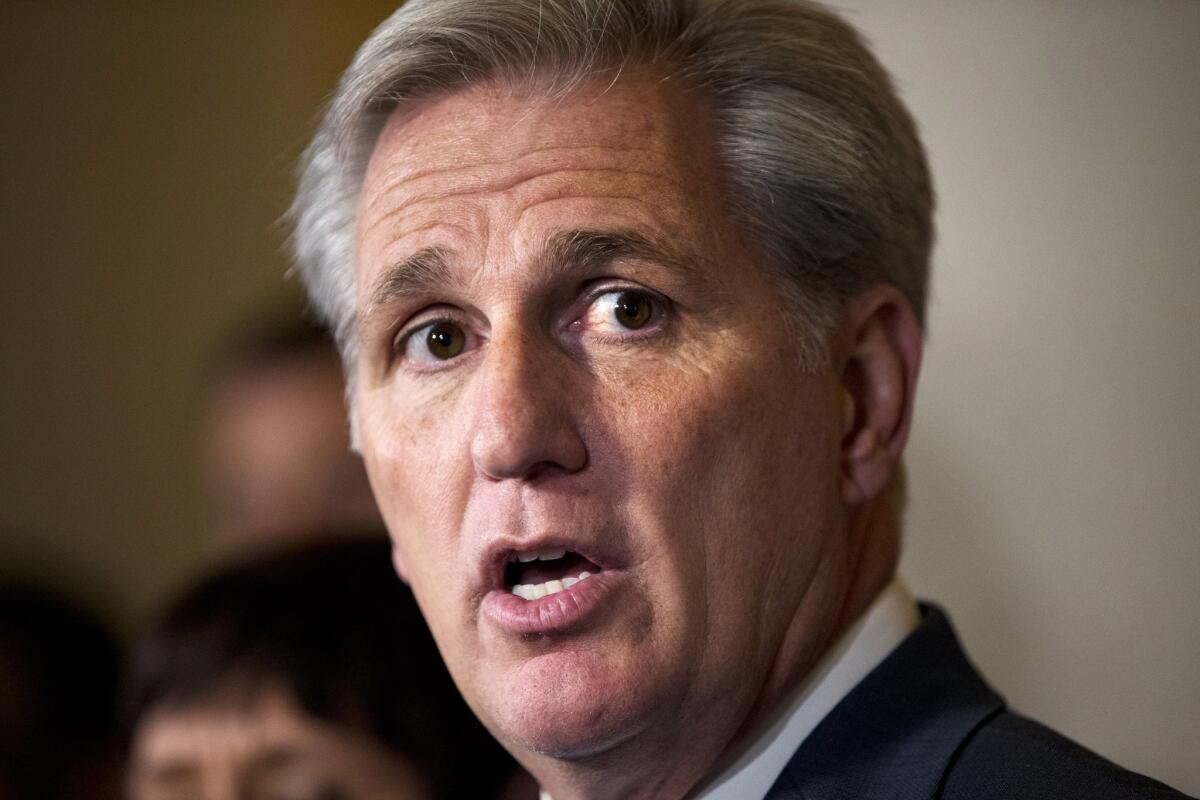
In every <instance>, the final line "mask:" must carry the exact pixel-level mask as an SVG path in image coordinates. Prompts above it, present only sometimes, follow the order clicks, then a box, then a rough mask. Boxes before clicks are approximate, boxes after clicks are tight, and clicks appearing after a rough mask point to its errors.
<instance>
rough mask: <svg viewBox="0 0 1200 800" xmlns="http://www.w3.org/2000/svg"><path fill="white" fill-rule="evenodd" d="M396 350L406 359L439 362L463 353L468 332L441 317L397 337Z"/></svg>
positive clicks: (421, 362) (424, 362) (425, 362)
mask: <svg viewBox="0 0 1200 800" xmlns="http://www.w3.org/2000/svg"><path fill="white" fill-rule="evenodd" d="M396 345H397V346H396V351H397V353H399V354H400V356H401V358H402V359H403V360H405V361H413V362H416V363H418V364H437V363H438V362H441V361H449V360H450V359H452V358H457V357H458V356H460V355H462V353H463V351H464V350H466V348H467V333H466V331H464V330H463V329H462V328H461V327H460V326H459V325H457V324H455V323H454V322H451V321H450V320H447V319H440V320H436V321H434V322H431V323H429V324H427V325H423V326H421V327H420V328H417V329H416V330H413V331H410V332H408V333H402V334H401V335H400V336H399V337H397V342H396Z"/></svg>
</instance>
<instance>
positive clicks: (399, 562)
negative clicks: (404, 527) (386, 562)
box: [392, 542, 409, 584]
mask: <svg viewBox="0 0 1200 800" xmlns="http://www.w3.org/2000/svg"><path fill="white" fill-rule="evenodd" d="M392 567H393V568H394V569H395V570H396V574H397V575H399V576H400V580H402V581H404V582H405V583H406V584H407V583H409V580H408V567H407V565H406V564H405V563H404V556H403V555H401V554H400V548H399V547H397V546H396V543H395V542H393V543H392Z"/></svg>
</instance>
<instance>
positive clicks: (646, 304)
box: [586, 289, 661, 333]
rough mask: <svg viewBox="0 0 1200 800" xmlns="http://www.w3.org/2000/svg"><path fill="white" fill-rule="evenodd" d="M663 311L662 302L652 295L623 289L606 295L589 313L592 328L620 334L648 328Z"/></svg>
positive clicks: (587, 322) (593, 305) (598, 299)
mask: <svg viewBox="0 0 1200 800" xmlns="http://www.w3.org/2000/svg"><path fill="white" fill-rule="evenodd" d="M660 312H661V302H660V301H659V300H658V299H656V298H655V297H654V296H652V295H651V294H649V293H648V292H643V291H638V290H637V289H622V290H620V291H614V292H605V293H604V294H602V295H600V296H599V297H597V298H596V299H595V300H593V301H592V304H591V306H590V307H589V308H588V310H587V313H586V324H587V327H588V328H591V329H594V330H599V331H601V332H609V333H620V332H622V331H636V330H641V329H642V328H644V327H646V325H648V324H649V323H650V322H651V321H653V320H654V319H655V317H656V316H658V314H659V313H660Z"/></svg>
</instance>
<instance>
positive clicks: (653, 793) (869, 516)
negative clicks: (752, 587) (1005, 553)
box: [525, 499, 900, 800]
mask: <svg viewBox="0 0 1200 800" xmlns="http://www.w3.org/2000/svg"><path fill="white" fill-rule="evenodd" d="M899 541H900V524H899V517H898V515H897V513H896V511H895V509H894V508H893V506H892V505H891V504H890V503H888V502H886V500H883V499H876V500H874V501H872V502H870V503H867V504H864V505H863V506H859V507H856V508H854V509H851V510H849V513H848V514H847V517H846V524H845V526H844V528H843V531H842V532H841V535H840V537H839V538H837V540H836V541H835V542H832V543H831V545H830V548H829V551H828V552H827V553H826V557H825V558H824V559H823V563H824V564H827V565H828V567H825V566H822V567H821V568H820V569H818V570H817V571H816V573H815V574H814V577H813V579H812V582H811V584H810V585H809V587H808V590H807V591H806V592H805V594H804V596H803V599H802V601H801V603H800V604H799V606H798V608H797V610H796V614H795V616H794V618H793V621H792V624H791V625H790V626H789V628H788V630H787V632H786V634H785V636H784V638H783V641H782V643H781V645H780V647H779V648H778V650H777V652H776V655H775V658H774V660H773V666H772V667H771V669H770V670H769V671H768V672H767V674H766V677H765V680H763V681H761V682H760V683H759V685H758V686H757V687H747V690H746V691H745V692H744V694H745V696H744V697H727V698H722V702H720V703H709V704H707V706H705V707H703V708H700V709H699V711H698V713H689V710H688V709H680V715H679V718H678V720H677V724H675V725H672V726H671V727H670V730H669V731H667V730H663V729H662V728H661V727H655V728H653V729H651V730H646V731H643V732H641V733H640V735H635V736H632V737H630V738H629V739H628V740H626V741H625V742H623V743H621V744H618V745H617V746H615V747H612V748H609V749H606V750H605V751H604V752H602V753H598V754H595V755H593V756H589V757H587V758H583V759H571V760H570V761H566V760H561V759H555V758H552V757H549V756H540V755H534V756H532V757H531V758H529V759H527V760H525V765H526V767H527V768H528V769H529V771H530V772H532V773H533V774H534V775H536V776H538V778H539V781H540V782H541V785H542V786H543V788H544V789H545V790H546V791H547V792H548V793H549V794H550V796H551V797H552V798H553V800H583V799H586V800H606V799H607V798H630V800H677V799H678V798H683V797H685V796H686V795H687V794H688V792H689V791H690V790H692V789H693V788H694V787H696V786H697V785H699V784H702V783H703V782H704V781H705V780H707V779H709V778H711V777H712V776H714V775H718V774H720V772H721V771H722V770H724V769H725V768H726V767H727V766H728V765H729V764H731V763H733V762H734V761H735V760H736V759H737V758H738V757H739V756H740V755H741V753H742V752H743V751H744V750H745V749H746V748H747V747H749V746H751V745H752V744H753V743H754V742H755V741H756V739H757V737H758V735H759V734H760V733H761V731H762V730H763V728H764V726H766V725H767V724H769V722H770V720H771V718H772V714H773V713H774V712H775V710H776V709H777V708H778V707H779V705H780V703H782V702H783V701H784V700H785V699H786V698H787V697H788V696H789V695H790V693H791V692H792V690H793V689H795V687H797V686H798V685H800V683H801V682H802V681H803V680H804V678H805V676H806V675H808V673H809V672H810V671H811V669H812V668H813V666H814V665H815V664H816V663H817V662H818V661H819V660H820V658H821V656H822V655H823V654H824V653H825V652H826V651H828V649H829V648H830V647H831V646H832V645H833V643H834V642H836V641H837V640H838V637H840V636H841V635H842V634H843V633H844V632H845V631H846V629H847V628H849V627H850V626H851V625H852V624H853V623H854V621H855V620H857V619H858V618H859V617H860V616H861V615H862V614H863V612H864V611H865V610H866V609H867V608H868V607H869V606H870V604H871V602H872V601H873V600H874V599H875V598H876V597H877V596H878V595H879V593H880V592H881V591H882V590H883V588H884V587H885V586H887V584H888V582H889V581H890V580H891V579H892V578H893V577H894V575H895V571H896V566H897V563H898V561H899ZM831 609H832V610H833V613H831ZM730 709H735V710H734V711H732V712H731V711H730ZM736 709H741V711H740V712H739V711H737V710H736Z"/></svg>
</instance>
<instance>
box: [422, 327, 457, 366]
mask: <svg viewBox="0 0 1200 800" xmlns="http://www.w3.org/2000/svg"><path fill="white" fill-rule="evenodd" d="M464 338H465V337H464V336H463V332H462V330H461V329H460V328H459V327H458V326H457V325H451V324H450V323H449V322H439V323H437V324H436V325H434V326H433V327H432V328H430V329H429V335H428V336H427V337H426V344H427V345H428V346H429V352H431V353H433V355H434V356H435V357H437V358H442V359H446V358H454V357H455V356H456V355H458V354H459V353H461V352H462V349H463V341H464Z"/></svg>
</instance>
